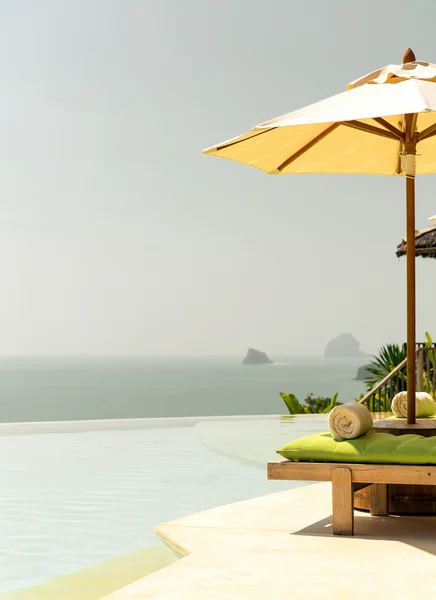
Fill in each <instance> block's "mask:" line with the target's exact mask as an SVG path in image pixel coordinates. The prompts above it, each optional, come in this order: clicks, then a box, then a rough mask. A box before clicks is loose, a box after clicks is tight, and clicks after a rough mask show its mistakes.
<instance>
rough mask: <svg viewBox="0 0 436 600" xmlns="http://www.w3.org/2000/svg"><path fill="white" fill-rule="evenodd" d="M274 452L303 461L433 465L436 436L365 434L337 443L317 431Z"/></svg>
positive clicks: (434, 462) (435, 458) (435, 461)
mask: <svg viewBox="0 0 436 600" xmlns="http://www.w3.org/2000/svg"><path fill="white" fill-rule="evenodd" d="M277 453H278V454H280V455H281V456H283V457H284V458H287V459H289V460H293V461H305V462H341V463H373V464H374V463H375V464H399V465H436V436H434V437H423V436H422V435H415V434H407V435H392V434H390V433H368V434H366V435H363V436H361V437H359V438H356V439H354V440H345V441H343V442H336V441H335V440H334V439H333V438H332V436H331V435H330V433H316V434H315V435H308V436H306V437H302V438H299V439H297V440H294V441H292V442H289V444H285V445H284V446H283V447H282V448H280V450H277Z"/></svg>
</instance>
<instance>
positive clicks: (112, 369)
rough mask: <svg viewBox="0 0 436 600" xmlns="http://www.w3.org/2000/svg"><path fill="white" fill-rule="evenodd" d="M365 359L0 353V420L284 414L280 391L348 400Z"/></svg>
mask: <svg viewBox="0 0 436 600" xmlns="http://www.w3.org/2000/svg"><path fill="white" fill-rule="evenodd" d="M367 362H368V358H366V359H365V358H360V359H331V358H330V359H326V358H304V357H301V358H287V357H283V358H281V359H279V360H278V361H277V362H276V363H274V364H268V365H243V364H242V362H241V358H240V357H195V358H194V357H183V358H181V357H156V358H142V357H141V358H113V357H110V358H107V357H106V358H43V359H34V358H26V359H22V358H19V359H18V358H10V359H1V360H0V422H7V423H12V422H37V421H75V420H89V419H127V418H156V417H196V416H223V415H272V414H286V413H287V409H286V407H285V405H284V403H283V400H282V399H281V398H280V395H279V393H280V392H286V393H293V394H295V395H296V396H297V397H298V398H299V400H300V401H301V402H303V401H304V398H305V397H306V396H307V395H308V394H311V393H312V394H313V395H314V396H332V395H333V394H335V393H336V392H337V393H338V394H339V398H338V399H339V401H340V402H349V401H351V400H353V399H354V398H356V397H358V396H359V395H360V394H361V393H362V392H363V391H364V389H365V388H364V384H363V383H362V382H361V381H357V380H356V379H355V378H356V374H357V370H358V368H359V366H361V365H363V364H366V363H367Z"/></svg>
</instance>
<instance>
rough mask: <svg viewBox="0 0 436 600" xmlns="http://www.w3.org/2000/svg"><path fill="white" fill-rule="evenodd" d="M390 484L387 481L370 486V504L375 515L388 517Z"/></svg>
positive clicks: (372, 513)
mask: <svg viewBox="0 0 436 600" xmlns="http://www.w3.org/2000/svg"><path fill="white" fill-rule="evenodd" d="M388 505H389V497H388V486H387V485H386V483H374V484H373V485H372V486H371V487H370V488H369V506H370V511H371V515H372V516H374V517H387V516H388V515H389V506H388Z"/></svg>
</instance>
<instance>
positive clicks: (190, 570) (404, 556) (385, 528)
mask: <svg viewBox="0 0 436 600" xmlns="http://www.w3.org/2000/svg"><path fill="white" fill-rule="evenodd" d="M330 515H331V484H329V483H321V484H316V485H310V486H305V487H301V488H297V489H293V490H289V491H286V492H279V493H277V494H271V495H268V496H263V497H260V498H255V499H253V500H248V501H245V502H238V503H235V504H230V505H227V506H222V507H219V508H216V509H212V510H208V511H205V512H202V513H198V514H195V515H190V516H188V517H185V518H183V519H178V520H176V521H172V522H169V523H164V524H162V525H159V526H158V527H157V528H156V531H157V533H158V534H159V535H160V536H161V537H162V538H163V539H165V540H167V541H168V542H169V543H170V544H171V545H172V546H174V547H176V548H178V549H180V550H182V551H183V552H184V553H187V556H186V557H185V558H183V559H182V560H180V561H178V562H176V563H174V564H172V565H170V566H169V567H166V568H165V569H162V570H161V571H158V572H156V573H153V574H151V575H149V576H147V577H145V578H143V579H141V580H139V581H137V582H135V583H132V584H130V585H128V586H127V587H125V588H122V589H120V590H118V591H116V592H113V593H111V594H109V595H108V596H105V598H104V600H145V599H154V600H233V599H235V600H236V599H237V600H244V599H245V598H247V600H289V599H291V598H292V599H293V600H300V599H310V600H313V599H316V598H319V599H322V600H324V599H326V600H327V599H330V598H334V599H335V600H360V599H362V600H363V599H365V600H368V598H370V599H371V600H378V599H383V600H390V599H391V598H393V599H394V600H402V599H404V600H406V599H407V600H414V599H415V598H419V599H420V600H426V599H429V600H430V599H433V598H436V517H389V518H382V517H370V516H368V515H366V514H364V513H359V512H356V535H355V536H354V537H353V538H343V537H336V536H335V537H333V535H332V529H331V516H330Z"/></svg>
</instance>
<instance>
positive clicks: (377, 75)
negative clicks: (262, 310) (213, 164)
mask: <svg viewBox="0 0 436 600" xmlns="http://www.w3.org/2000/svg"><path fill="white" fill-rule="evenodd" d="M204 152H205V154H210V155H213V156H219V157H222V158H227V159H230V160H234V161H238V162H241V163H245V164H248V165H250V166H253V167H256V168H258V169H261V170H263V171H265V172H266V173H269V174H270V175H280V174H282V175H285V174H294V173H295V174H297V173H300V174H310V173H355V174H367V175H391V176H394V177H406V198H407V202H406V213H407V228H406V237H407V239H408V240H409V244H408V245H409V246H410V247H409V248H408V252H407V387H408V390H407V391H408V417H407V422H408V423H410V424H412V423H415V420H416V419H415V389H416V388H415V375H416V374H415V342H416V314H415V313H416V301H415V247H414V246H415V175H423V174H426V173H436V65H434V64H431V63H428V62H422V61H417V60H416V59H415V55H414V54H413V52H412V50H410V48H409V49H408V50H406V52H405V54H404V56H403V63H402V64H401V65H388V66H386V67H384V68H382V69H379V70H377V71H374V72H373V73H370V74H369V75H366V76H365V77H362V78H360V79H358V80H356V81H354V82H353V83H350V84H349V85H348V86H347V91H345V92H343V93H341V94H338V95H336V96H332V97H330V98H327V99H325V100H321V101H320V102H317V103H315V104H311V105H310V106H307V107H305V108H302V109H300V110H296V111H294V112H291V113H288V114H286V115H284V116H282V117H278V118H276V119H273V120H271V121H267V122H266V123H262V124H260V125H257V126H256V127H254V128H253V129H252V130H251V131H249V132H248V133H245V134H243V135H241V136H240V137H237V138H234V139H232V140H229V141H227V142H223V143H221V144H219V145H217V146H213V147H211V148H208V149H207V150H205V151H204Z"/></svg>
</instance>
